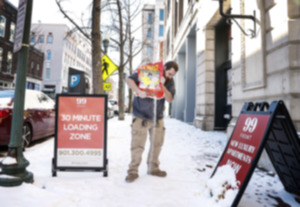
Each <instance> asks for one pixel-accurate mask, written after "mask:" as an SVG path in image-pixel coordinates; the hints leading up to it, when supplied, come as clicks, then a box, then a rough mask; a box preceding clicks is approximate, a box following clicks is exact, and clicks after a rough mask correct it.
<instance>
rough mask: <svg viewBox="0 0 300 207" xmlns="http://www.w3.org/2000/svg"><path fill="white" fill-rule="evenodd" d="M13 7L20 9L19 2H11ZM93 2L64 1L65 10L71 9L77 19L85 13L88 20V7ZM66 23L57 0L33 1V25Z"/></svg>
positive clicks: (11, 0)
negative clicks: (39, 23)
mask: <svg viewBox="0 0 300 207" xmlns="http://www.w3.org/2000/svg"><path fill="white" fill-rule="evenodd" d="M9 1H10V2H11V3H12V4H13V5H15V6H16V7H18V5H19V0H9ZM90 2H91V1H79V0H75V1H74V0H73V1H71V0H70V1H64V3H63V6H64V8H68V7H70V9H66V10H69V11H70V10H72V12H74V13H73V14H74V15H76V18H78V19H79V18H80V16H81V13H83V12H85V16H86V18H87V17H88V10H87V8H88V5H89V3H90ZM39 21H41V23H66V24H69V22H68V21H67V20H66V19H64V18H63V15H62V14H61V12H60V11H59V9H58V6H57V5H56V2H55V0H47V1H46V0H42V1H41V0H33V11H32V23H38V22H39Z"/></svg>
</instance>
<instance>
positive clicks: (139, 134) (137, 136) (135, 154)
mask: <svg viewBox="0 0 300 207" xmlns="http://www.w3.org/2000/svg"><path fill="white" fill-rule="evenodd" d="M148 132H149V135H150V149H149V153H148V159H147V165H148V172H150V171H154V170H157V169H159V163H160V162H159V159H158V157H159V154H160V151H161V148H162V145H163V143H164V137H165V127H164V120H163V119H160V120H158V122H157V124H156V126H154V122H153V121H148V120H144V119H141V118H138V117H133V119H132V125H131V137H132V140H131V162H130V164H129V169H128V174H138V167H139V165H140V163H141V161H142V154H143V152H144V148H145V143H146V140H147V135H148Z"/></svg>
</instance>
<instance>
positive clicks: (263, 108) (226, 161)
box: [211, 101, 300, 207]
mask: <svg viewBox="0 0 300 207" xmlns="http://www.w3.org/2000/svg"><path fill="white" fill-rule="evenodd" d="M263 149H266V151H267V153H268V155H269V157H270V160H271V162H272V164H273V166H274V168H275V170H276V172H277V174H278V176H279V178H280V180H281V182H282V184H283V185H284V187H285V189H286V190H287V191H288V192H290V193H294V194H297V195H300V176H299V175H300V139H299V137H298V135H297V132H296V129H295V127H294V125H293V123H292V120H291V118H290V115H289V113H288V110H287V109H286V107H285V105H284V102H283V101H274V102H272V103H271V105H270V106H269V104H268V103H266V102H261V103H256V104H253V103H252V102H250V103H246V104H245V105H244V107H243V109H242V111H241V114H240V116H239V118H238V121H237V123H236V126H235V129H234V131H233V133H232V135H231V137H230V139H229V141H228V143H227V146H226V148H225V150H224V152H223V154H222V156H221V158H220V160H219V163H218V164H217V166H216V168H215V170H214V172H213V174H212V176H211V177H212V179H213V176H214V174H215V173H216V171H217V170H218V167H221V166H223V165H230V166H231V167H232V168H233V170H234V172H235V175H236V181H237V185H238V187H239V190H238V193H237V195H236V197H235V198H234V200H233V201H232V205H231V206H232V207H235V206H237V205H238V202H239V200H240V199H241V197H242V195H243V192H244V190H245V189H246V187H247V184H248V182H249V180H250V178H251V176H252V173H253V171H254V169H255V167H256V165H257V162H258V161H259V158H260V155H261V153H262V151H263Z"/></svg>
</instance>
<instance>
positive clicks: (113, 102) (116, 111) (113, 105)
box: [108, 99, 119, 114]
mask: <svg viewBox="0 0 300 207" xmlns="http://www.w3.org/2000/svg"><path fill="white" fill-rule="evenodd" d="M108 102H109V103H110V104H111V105H112V107H113V109H114V112H115V114H119V106H118V101H117V100H113V99H109V100H108Z"/></svg>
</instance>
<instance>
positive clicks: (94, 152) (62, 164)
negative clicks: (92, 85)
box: [52, 94, 108, 177]
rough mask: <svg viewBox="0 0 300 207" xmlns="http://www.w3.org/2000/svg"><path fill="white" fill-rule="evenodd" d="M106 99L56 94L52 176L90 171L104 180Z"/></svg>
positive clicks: (94, 96)
mask: <svg viewBox="0 0 300 207" xmlns="http://www.w3.org/2000/svg"><path fill="white" fill-rule="evenodd" d="M106 111H107V95H106V94H105V95H75V94H74V95H72V94H57V97H56V118H55V145H54V158H53V161H52V176H56V171H58V170H61V171H65V170H70V171H81V170H94V171H103V173H104V174H103V175H104V176H105V177H106V176H107V164H108V160H107V157H106V152H107V149H106V148H107V144H106V142H107V141H106V140H107V131H106V129H107V113H106Z"/></svg>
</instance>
